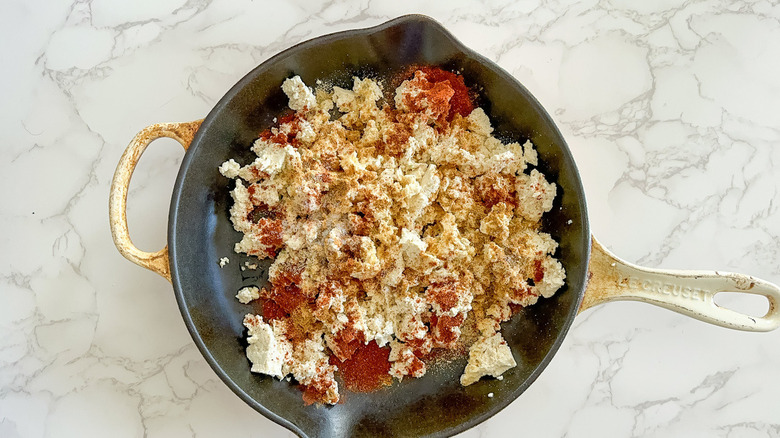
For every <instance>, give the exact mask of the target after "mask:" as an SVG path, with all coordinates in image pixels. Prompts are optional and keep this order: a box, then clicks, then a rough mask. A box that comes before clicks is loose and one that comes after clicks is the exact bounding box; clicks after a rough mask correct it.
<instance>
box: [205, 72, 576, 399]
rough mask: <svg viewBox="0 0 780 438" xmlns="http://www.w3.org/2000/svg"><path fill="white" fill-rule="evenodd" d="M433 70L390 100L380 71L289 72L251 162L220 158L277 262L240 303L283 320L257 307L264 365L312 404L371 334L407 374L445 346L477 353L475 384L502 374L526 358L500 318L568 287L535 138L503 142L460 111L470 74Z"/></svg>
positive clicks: (334, 389)
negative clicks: (513, 347)
mask: <svg viewBox="0 0 780 438" xmlns="http://www.w3.org/2000/svg"><path fill="white" fill-rule="evenodd" d="M434 77H436V74H434V73H431V72H430V71H428V72H425V71H423V70H418V71H417V72H415V74H414V77H413V78H411V79H408V80H406V81H403V82H402V83H401V84H400V86H398V87H397V89H396V90H395V95H394V96H393V97H392V98H391V99H387V102H386V101H385V99H384V93H383V90H382V88H381V83H378V82H377V81H375V80H373V79H370V78H357V77H356V78H354V79H353V83H352V87H351V88H340V87H332V88H326V87H318V88H317V89H316V90H312V89H310V88H309V87H307V86H306V84H304V83H303V81H302V80H301V78H300V77H298V76H295V77H292V78H290V79H287V80H285V81H284V83H283V84H282V90H283V91H284V93H285V94H286V95H287V96H288V98H289V107H290V108H291V109H292V110H294V111H295V112H294V113H293V114H291V115H289V116H285V117H283V118H282V117H280V118H278V119H276V118H275V119H274V123H275V126H273V127H271V128H269V129H268V130H267V131H265V132H263V133H261V134H260V135H259V138H258V139H257V140H256V141H255V142H254V143H253V144H252V145H251V150H252V151H253V152H254V153H255V154H256V155H257V158H256V159H255V160H254V161H253V162H251V163H250V164H248V165H246V166H243V167H242V166H240V165H239V164H238V163H237V162H236V161H235V160H232V159H231V160H228V161H226V162H224V163H223V164H222V165H221V166H220V167H219V171H220V172H221V173H222V174H223V175H224V176H226V177H228V178H232V179H235V186H234V189H233V190H232V191H231V197H232V198H233V205H232V206H231V208H230V219H231V221H232V223H233V226H234V228H235V229H236V230H237V231H239V232H241V233H242V238H241V240H240V241H239V242H237V243H236V244H235V248H234V249H235V251H236V252H237V253H245V254H248V255H251V256H255V257H257V258H258V259H264V258H269V259H272V263H271V265H270V267H269V271H268V273H269V285H268V286H267V287H266V288H264V289H262V290H260V289H258V288H254V287H248V288H243V289H241V290H240V291H239V292H238V294H237V295H236V298H237V299H238V300H239V301H240V302H242V303H248V302H251V301H252V300H256V299H262V300H268V301H271V302H272V303H270V304H272V305H271V306H270V308H272V309H273V304H276V305H277V306H279V307H283V308H284V309H285V313H286V314H287V316H284V317H274V318H273V319H272V320H271V321H270V322H266V321H264V320H263V319H262V317H260V316H257V315H247V316H246V318H245V321H244V324H245V325H246V326H247V328H248V329H249V344H250V345H249V348H247V356H248V357H249V359H250V361H251V362H252V364H253V365H252V371H253V372H260V373H263V374H268V375H272V376H275V377H277V378H280V379H283V378H284V379H290V378H291V377H292V378H294V379H295V380H296V381H298V382H299V383H301V384H302V385H304V386H305V388H306V390H305V392H304V399H305V400H307V397H309V399H308V400H310V399H311V398H313V399H314V400H315V401H318V402H322V403H328V404H333V403H336V402H337V401H338V400H339V394H338V385H337V384H336V382H335V380H334V375H335V374H334V373H336V372H339V370H340V368H339V367H343V366H347V365H346V363H347V362H343V363H342V362H341V361H342V360H346V359H348V358H349V357H350V355H352V354H354V351H360V350H361V349H363V348H367V346H368V345H374V343H375V344H376V345H375V347H378V348H382V349H384V351H385V352H386V353H387V354H388V357H389V359H388V361H389V369H390V371H389V374H390V375H391V376H393V377H394V378H397V379H403V378H405V377H421V376H423V375H425V373H426V372H427V370H428V368H429V365H430V364H428V363H426V360H427V357H428V356H427V355H428V353H430V352H431V350H432V349H433V348H441V349H453V350H456V351H458V350H459V351H466V350H468V351H469V362H468V365H467V367H466V370H465V372H464V374H463V376H462V377H461V382H462V383H463V384H464V385H469V384H472V383H474V382H475V381H477V380H479V378H480V377H482V376H484V375H492V376H495V377H497V378H501V373H503V372H504V371H506V370H507V369H509V368H511V367H513V366H515V362H514V359H513V358H512V354H511V351H510V349H509V347H508V346H507V344H506V342H504V340H503V338H502V337H501V334H500V328H501V327H500V324H501V323H502V322H504V321H507V320H509V318H510V317H511V316H512V314H513V312H516V311H517V309H518V308H521V307H523V306H529V305H532V304H534V303H535V302H536V301H537V300H539V299H541V298H544V297H550V296H552V295H553V294H554V293H555V292H556V291H557V290H559V289H560V287H561V286H562V285H563V284H564V281H565V271H564V269H563V266H562V265H561V264H560V262H559V261H558V260H556V258H555V253H556V251H557V248H558V244H557V242H555V240H554V239H553V238H552V237H551V236H550V235H549V234H546V233H544V232H542V231H540V227H541V225H540V222H539V221H540V219H541V217H542V215H543V214H544V213H546V212H548V211H549V210H550V209H551V208H552V205H553V200H554V199H555V196H556V193H557V188H556V185H555V184H554V183H552V182H548V181H547V180H546V178H545V177H544V175H542V174H541V172H539V171H538V170H537V169H535V168H531V169H530V170H529V169H528V165H537V164H538V156H537V153H536V150H535V148H534V146H533V144H532V143H531V142H528V141H526V142H525V143H523V144H520V143H513V142H509V143H504V142H502V141H501V140H499V139H497V138H495V137H494V136H493V126H492V124H491V121H490V118H489V117H488V115H487V114H486V113H485V111H484V110H483V109H481V108H474V109H473V110H472V109H471V108H470V107H469V108H468V109H465V110H464V109H463V108H461V109H460V110H459V111H458V112H457V113H453V112H452V111H451V102H453V101H454V99H455V98H456V97H457V93H459V92H460V93H463V90H461V91H457V87H456V85H454V84H455V82H458V80H454V82H452V81H450V82H435V81H434V82H435V83H434V82H431V81H433V79H431V78H434ZM462 87H465V85H462ZM466 94H468V93H466ZM464 98H465V99H466V100H468V99H469V98H468V96H465V97H464V95H463V94H461V95H460V99H464ZM461 103H462V101H461ZM393 104H395V105H394V106H395V107H393ZM382 105H384V106H382ZM334 109H335V110H334ZM250 266H252V267H251V268H250ZM256 267H257V265H255V264H252V265H250V264H248V262H247V263H244V265H243V266H242V267H241V268H242V270H243V269H247V268H249V269H255V268H256ZM264 304H265V302H264ZM264 307H265V306H264ZM269 318H270V317H269ZM358 341H359V342H358ZM330 355H335V357H336V358H337V359H338V360H339V361H338V364H337V365H334V364H332V363H331V361H330V360H331V357H330ZM334 363H336V362H334ZM342 377H343V375H342ZM388 380H389V378H388ZM306 391H309V392H306ZM307 394H308V395H307ZM489 396H492V393H491V394H490V395H489ZM307 402H308V401H307Z"/></svg>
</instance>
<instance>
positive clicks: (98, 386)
mask: <svg viewBox="0 0 780 438" xmlns="http://www.w3.org/2000/svg"><path fill="white" fill-rule="evenodd" d="M445 3H446V5H445ZM423 4H427V6H424V5H423ZM313 5H314V2H307V1H304V0H298V1H295V2H268V1H260V0H256V1H246V0H242V1H236V2H228V1H207V0H186V1H185V0H164V1H152V0H150V1H143V2H113V1H110V0H78V1H72V0H63V1H43V0H32V1H27V0H12V1H7V2H4V3H3V5H2V6H1V7H0V10H2V14H1V16H2V17H3V18H2V22H3V25H2V26H0V35H2V43H0V44H2V54H3V68H2V69H0V79H1V80H0V89H2V92H0V95H1V96H3V100H4V104H3V105H2V109H1V110H0V111H1V112H2V116H1V117H0V128H1V129H0V132H2V134H0V136H2V149H0V154H1V155H0V157H1V159H0V184H2V187H3V188H4V189H3V195H2V203H0V205H1V207H0V224H1V225H2V228H3V229H4V230H5V231H4V232H3V233H2V235H1V236H2V239H1V240H0V241H1V242H2V244H1V245H0V247H2V253H1V255H0V269H2V271H1V272H2V275H1V276H0V300H1V301H0V303H1V304H0V436H2V437H17V436H21V437H44V436H46V437H48V436H56V437H98V436H112V437H119V436H131V437H136V436H141V435H143V436H149V437H178V436H195V435H198V436H207V437H208V436H237V437H238V436H258V437H259V436H263V437H289V436H291V433H290V432H288V431H286V430H285V429H283V428H281V427H279V426H277V425H276V424H275V423H272V422H271V421H269V420H267V419H265V418H264V417H263V416H262V415H260V414H258V413H256V412H255V411H254V410H252V409H251V408H249V407H248V406H247V405H245V404H244V403H243V402H242V401H241V400H240V399H239V398H238V397H236V396H235V395H234V394H233V393H232V392H231V391H230V390H229V389H228V388H227V387H226V386H225V385H223V384H222V382H221V381H220V380H219V379H218V378H217V376H216V375H215V373H214V372H213V371H212V370H211V369H210V368H209V366H208V365H207V364H206V362H205V360H204V359H203V358H202V357H201V355H200V353H199V352H198V351H197V349H196V348H195V346H194V344H193V342H192V340H191V338H190V336H189V334H188V332H187V330H186V328H185V326H184V323H183V322H182V319H181V317H180V314H179V311H178V308H177V306H176V302H175V299H174V295H173V293H172V288H171V285H170V284H169V283H168V282H167V281H165V280H164V279H162V278H160V277H159V276H157V275H156V274H154V273H152V272H149V271H147V270H145V269H142V268H140V267H138V266H135V265H133V264H132V263H130V262H128V261H126V260H124V259H123V258H122V257H121V256H120V255H119V254H118V252H117V251H116V249H115V248H114V245H113V243H112V240H111V236H110V233H109V228H108V218H107V202H108V189H109V185H110V182H111V177H112V174H113V171H114V168H115V166H116V164H117V161H118V159H119V156H120V155H121V153H122V151H123V149H124V148H125V146H126V145H127V143H128V141H129V140H130V139H131V138H132V136H133V135H134V134H135V133H136V132H137V131H138V130H140V129H141V128H143V127H144V126H146V125H148V124H152V123H156V122H167V121H189V120H194V119H198V118H201V117H204V116H205V115H206V114H207V113H208V112H209V110H210V108H211V107H212V106H213V105H214V104H215V103H216V102H217V101H218V100H219V98H220V97H221V96H222V95H223V94H224V93H225V92H226V91H227V90H228V89H229V88H230V87H231V86H232V85H233V84H234V83H235V82H236V81H237V80H238V79H239V78H240V77H242V76H243V75H244V74H246V73H247V72H248V71H249V70H250V69H252V68H253V67H254V66H256V65H257V64H258V63H260V62H262V61H263V60H265V59H267V58H268V57H270V56H272V55H273V54H275V53H277V52H279V51H281V50H283V49H285V48H287V47H289V46H291V45H293V44H295V43H298V42H300V41H303V40H306V39H309V38H311V37H315V36H319V35H323V34H326V33H330V32H333V31H337V30H344V29H350V28H356V27H367V26H372V25H375V24H379V23H381V22H383V21H386V20H387V19H390V18H393V17H396V16H399V15H402V14H405V13H411V12H416V13H424V14H427V15H430V16H432V17H434V18H435V19H437V20H439V21H440V22H441V23H442V24H444V25H445V27H447V28H448V29H449V30H450V31H451V32H453V33H454V34H455V35H456V36H457V37H458V38H460V39H461V40H462V41H463V42H464V43H465V44H466V45H468V46H470V47H471V48H473V49H475V50H476V51H478V52H481V53H482V54H484V55H485V56H487V57H488V58H490V59H492V60H494V61H496V62H497V63H498V64H499V65H500V66H502V67H503V68H505V69H506V70H507V71H509V72H510V73H511V74H513V75H514V76H515V77H517V78H518V79H519V80H520V81H521V82H523V83H524V84H525V85H526V86H527V87H528V88H529V89H530V90H531V92H532V93H534V94H535V95H536V96H537V98H538V99H539V100H540V101H541V103H542V104H543V105H544V106H545V107H546V108H547V109H548V111H549V112H550V113H551V115H552V116H553V117H554V118H555V120H556V121H557V122H558V123H559V124H560V127H561V130H562V132H563V134H564V136H565V137H566V139H567V141H568V142H569V145H570V147H571V149H572V151H573V153H574V155H575V158H576V160H577V163H578V165H579V168H580V171H581V173H582V178H583V182H584V185H585V189H586V192H587V195H588V203H589V209H590V219H591V224H592V230H593V232H594V234H595V235H596V236H598V237H599V238H600V240H601V241H602V242H603V243H604V244H605V245H606V246H608V247H609V248H610V249H612V250H613V251H614V252H615V253H617V254H619V255H620V256H622V257H624V258H625V259H627V260H629V261H631V262H635V263H639V264H642V265H646V266H651V267H664V268H693V269H720V270H728V271H736V272H745V273H749V274H752V275H755V276H757V277H761V278H764V279H766V280H769V281H771V282H774V283H780V250H778V248H779V247H780V147H778V145H780V85H778V84H780V82H778V78H780V6H778V5H777V3H776V2H775V3H774V4H773V3H772V2H769V1H729V0H705V1H688V2H681V1H675V0H665V1H648V2H639V1H629V0H605V1H595V0H586V1H583V2H575V1H570V2H566V1H553V2H550V3H548V4H543V5H540V4H539V2H538V1H530V2H514V1H490V2H485V3H484V4H483V3H479V2H474V1H466V0H460V1H453V2H437V4H436V5H434V2H408V1H393V2H389V1H367V0H366V1H345V2H328V3H325V4H323V5H322V6H313ZM181 156H182V151H181V148H180V147H179V146H178V144H176V143H175V142H173V141H172V140H161V141H160V144H155V145H154V147H152V148H150V150H149V151H148V153H147V154H146V155H145V156H144V158H143V159H142V160H141V163H140V166H139V168H138V171H137V172H136V174H135V177H134V180H133V183H132V185H131V191H130V207H129V211H128V215H129V221H130V228H131V234H132V236H133V238H134V240H135V242H136V243H137V244H138V246H139V247H141V248H142V249H146V250H156V249H159V248H160V247H162V245H163V244H164V241H165V230H166V221H167V209H168V203H169V200H170V194H171V187H172V185H173V181H174V178H175V174H176V171H177V169H178V166H179V163H180V162H181ZM732 305H734V306H738V305H741V304H732ZM746 305H747V306H748V307H749V308H750V309H751V310H755V309H760V308H761V302H760V301H759V302H758V303H756V302H755V301H752V300H751V301H749V302H748V303H747V304H746ZM764 307H765V306H764ZM778 346H780V331H775V332H771V333H764V334H755V333H744V332H737V331H732V330H727V329H723V328H719V327H716V326H712V325H708V324H705V323H702V322H698V321H696V320H693V319H689V318H687V317H684V316H680V315H677V314H675V313H672V312H669V311H666V310H663V309H659V308H655V307H653V306H650V305H647V304H640V303H613V304H608V305H604V306H601V307H599V308H597V309H595V310H590V311H588V312H587V313H585V314H583V315H581V316H580V317H578V319H577V320H576V322H575V324H574V326H573V328H572V330H571V331H570V332H569V335H568V336H567V338H566V340H565V342H564V343H563V346H562V348H561V349H560V351H559V353H558V354H557V355H556V356H555V358H554V359H553V361H552V363H551V364H550V366H549V367H548V368H547V370H546V371H545V372H544V373H543V374H542V376H541V377H540V378H539V379H538V380H537V381H536V382H535V383H534V384H533V385H532V386H531V387H530V389H529V390H528V391H527V392H526V393H525V394H523V395H522V396H521V397H520V398H519V399H517V400H516V401H515V402H514V403H512V404H511V405H510V406H509V407H507V408H506V409H504V410H503V411H502V412H500V413H499V414H498V415H496V416H495V417H493V418H492V419H490V420H488V421H487V422H485V423H483V424H481V425H479V426H478V427H476V428H474V429H472V430H470V431H467V432H465V433H463V434H462V436H463V437H477V436H515V435H516V433H517V432H518V431H523V433H524V434H525V435H526V436H533V437H563V436H566V437H569V438H575V437H590V436H593V437H597V436H599V437H600V436H608V437H640V436H641V437H653V436H659V437H687V438H689V437H713V436H717V437H748V436H749V437H778V436H780V402H778V394H780V348H778Z"/></svg>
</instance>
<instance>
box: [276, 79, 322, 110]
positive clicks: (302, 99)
mask: <svg viewBox="0 0 780 438" xmlns="http://www.w3.org/2000/svg"><path fill="white" fill-rule="evenodd" d="M282 91H284V94H286V95H287V97H288V98H289V99H290V109H293V110H295V111H302V110H304V109H305V108H314V107H315V106H316V105H317V100H316V99H315V98H314V93H312V92H311V90H310V89H309V87H307V86H306V84H304V83H303V81H302V80H301V77H300V76H294V77H292V78H290V79H287V80H285V81H284V83H282Z"/></svg>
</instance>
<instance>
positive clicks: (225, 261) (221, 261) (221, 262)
mask: <svg viewBox="0 0 780 438" xmlns="http://www.w3.org/2000/svg"><path fill="white" fill-rule="evenodd" d="M228 263H230V259H229V258H227V257H222V258H221V259H219V267H220V268H224V267H225V265H227V264H228Z"/></svg>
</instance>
